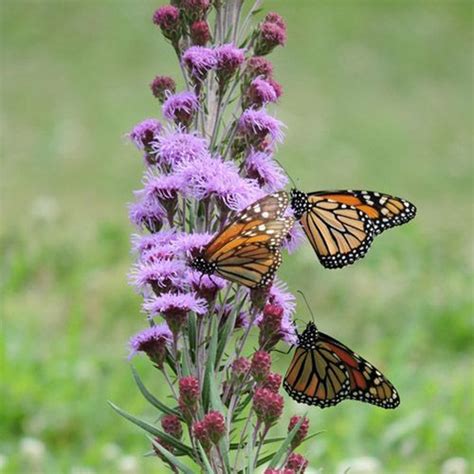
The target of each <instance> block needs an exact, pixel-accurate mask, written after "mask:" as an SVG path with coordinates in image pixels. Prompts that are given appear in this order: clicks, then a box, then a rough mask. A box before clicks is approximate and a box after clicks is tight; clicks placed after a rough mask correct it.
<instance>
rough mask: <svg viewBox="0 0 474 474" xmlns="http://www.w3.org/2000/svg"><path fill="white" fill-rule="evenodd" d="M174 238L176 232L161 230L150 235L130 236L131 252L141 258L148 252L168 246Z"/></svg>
mask: <svg viewBox="0 0 474 474" xmlns="http://www.w3.org/2000/svg"><path fill="white" fill-rule="evenodd" d="M175 238H176V231H175V230H174V229H169V230H162V231H161V232H159V233H156V234H151V235H138V234H132V238H131V241H132V250H133V251H134V252H138V254H139V255H140V256H142V255H143V254H144V253H146V252H148V251H150V250H153V249H155V248H157V247H161V246H166V245H168V244H170V243H171V242H172V241H173V240H174V239H175Z"/></svg>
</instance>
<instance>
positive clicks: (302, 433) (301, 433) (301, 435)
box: [288, 415, 309, 449]
mask: <svg viewBox="0 0 474 474" xmlns="http://www.w3.org/2000/svg"><path fill="white" fill-rule="evenodd" d="M300 420H301V416H297V415H295V416H292V417H291V418H290V423H289V424H288V433H289V432H290V431H291V430H292V429H293V428H294V427H295V426H296V425H297V424H298V423H299V422H300ZM308 430H309V420H308V418H306V417H304V419H303V422H302V423H301V425H300V427H299V428H298V431H297V432H296V434H295V437H294V438H293V441H292V442H291V449H296V448H297V447H298V446H299V445H300V444H301V443H302V442H303V441H304V439H305V438H306V436H308Z"/></svg>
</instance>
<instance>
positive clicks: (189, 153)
mask: <svg viewBox="0 0 474 474" xmlns="http://www.w3.org/2000/svg"><path fill="white" fill-rule="evenodd" d="M151 150H152V151H151V153H153V154H155V155H156V161H157V163H159V164H161V165H166V166H169V167H171V168H174V167H175V166H176V165H178V164H181V163H189V162H191V161H195V160H202V159H204V158H207V157H208V156H209V148H208V142H207V140H206V139H204V138H202V137H201V136H199V135H198V134H197V133H187V132H186V131H185V130H184V129H183V128H178V130H177V131H175V130H167V131H166V132H165V134H164V135H160V136H159V137H157V139H156V140H155V141H154V142H152V144H151Z"/></svg>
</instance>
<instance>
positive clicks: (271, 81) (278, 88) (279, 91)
mask: <svg viewBox="0 0 474 474" xmlns="http://www.w3.org/2000/svg"><path fill="white" fill-rule="evenodd" d="M267 81H268V82H269V84H271V86H272V87H273V90H274V91H275V94H276V96H277V100H278V99H279V98H280V97H281V96H282V95H283V87H282V86H281V84H280V83H279V82H277V81H275V79H273V78H271V77H269V78H268V79H267Z"/></svg>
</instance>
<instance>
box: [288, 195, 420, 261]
mask: <svg viewBox="0 0 474 474" xmlns="http://www.w3.org/2000/svg"><path fill="white" fill-rule="evenodd" d="M291 207H292V210H293V213H294V215H295V217H296V218H297V219H299V220H300V222H301V225H302V226H303V229H304V231H305V233H306V235H307V237H308V239H309V241H310V242H311V245H312V246H313V248H314V250H315V252H316V255H317V256H318V258H319V261H320V262H321V264H322V265H323V266H324V267H326V268H342V267H345V266H346V265H350V264H352V263H354V262H355V261H356V260H358V259H360V258H362V257H364V256H365V254H366V253H367V251H368V250H369V248H370V246H371V244H372V241H373V239H374V236H375V235H377V234H380V233H381V232H383V231H384V230H386V229H388V228H390V227H394V226H396V225H401V224H404V223H405V222H408V221H409V220H411V219H413V217H414V216H415V214H416V208H415V206H414V205H413V204H411V203H409V202H408V201H406V200H404V199H401V198H396V197H393V196H389V195H388V194H382V193H376V192H372V191H319V192H315V193H309V194H306V193H304V192H302V191H298V190H292V192H291Z"/></svg>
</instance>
